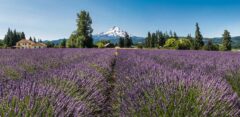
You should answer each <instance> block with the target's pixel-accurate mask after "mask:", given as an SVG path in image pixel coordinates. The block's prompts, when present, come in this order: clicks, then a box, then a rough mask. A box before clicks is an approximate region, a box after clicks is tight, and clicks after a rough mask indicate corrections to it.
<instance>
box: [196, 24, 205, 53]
mask: <svg viewBox="0 0 240 117" xmlns="http://www.w3.org/2000/svg"><path fill="white" fill-rule="evenodd" d="M203 46H204V42H203V36H202V34H201V32H200V28H199V25H198V23H196V32H195V43H194V49H201V48H202V47H203Z"/></svg>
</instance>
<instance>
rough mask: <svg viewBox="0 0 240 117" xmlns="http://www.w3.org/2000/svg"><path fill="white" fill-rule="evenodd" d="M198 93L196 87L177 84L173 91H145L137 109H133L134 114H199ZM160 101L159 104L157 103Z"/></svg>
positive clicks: (181, 116) (177, 116)
mask: <svg viewBox="0 0 240 117" xmlns="http://www.w3.org/2000/svg"><path fill="white" fill-rule="evenodd" d="M199 95H200V93H199V91H198V90H197V89H194V88H190V89H188V90H186V89H184V87H183V86H179V87H178V88H177V89H176V91H175V93H172V94H165V93H164V91H163V90H162V89H155V90H154V91H151V92H145V93H144V97H143V100H145V101H144V102H143V103H139V105H140V107H139V110H133V112H132V113H133V115H134V116H138V117H139V116H143V117H150V116H165V117H173V116H175V117H188V116H199V115H200V106H201V105H200V102H199V101H198V97H199ZM159 103H161V104H159ZM153 108H154V109H153Z"/></svg>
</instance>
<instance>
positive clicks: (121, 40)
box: [118, 37, 124, 48]
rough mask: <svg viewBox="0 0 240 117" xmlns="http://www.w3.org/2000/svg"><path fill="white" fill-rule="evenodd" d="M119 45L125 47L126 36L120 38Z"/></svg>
mask: <svg viewBox="0 0 240 117" xmlns="http://www.w3.org/2000/svg"><path fill="white" fill-rule="evenodd" d="M118 46H119V47H121V48H123V47H124V38H123V37H120V38H119V42H118Z"/></svg>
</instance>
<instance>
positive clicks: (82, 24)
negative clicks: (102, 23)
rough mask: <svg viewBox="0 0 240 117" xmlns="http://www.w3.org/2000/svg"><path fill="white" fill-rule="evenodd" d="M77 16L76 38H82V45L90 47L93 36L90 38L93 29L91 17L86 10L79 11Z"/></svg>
mask: <svg viewBox="0 0 240 117" xmlns="http://www.w3.org/2000/svg"><path fill="white" fill-rule="evenodd" d="M77 16H78V19H77V26H78V28H77V35H78V38H77V39H80V40H82V42H83V45H84V47H87V48H91V47H92V46H93V38H92V32H93V29H92V27H91V25H92V19H91V17H90V15H89V13H88V12H86V11H81V13H80V14H77ZM79 37H81V38H79Z"/></svg>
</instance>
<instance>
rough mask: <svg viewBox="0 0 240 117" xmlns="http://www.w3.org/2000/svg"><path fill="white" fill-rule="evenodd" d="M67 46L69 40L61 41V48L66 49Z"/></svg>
mask: <svg viewBox="0 0 240 117" xmlns="http://www.w3.org/2000/svg"><path fill="white" fill-rule="evenodd" d="M66 46H67V40H66V39H63V40H62V41H61V43H60V47H61V48H66Z"/></svg>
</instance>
